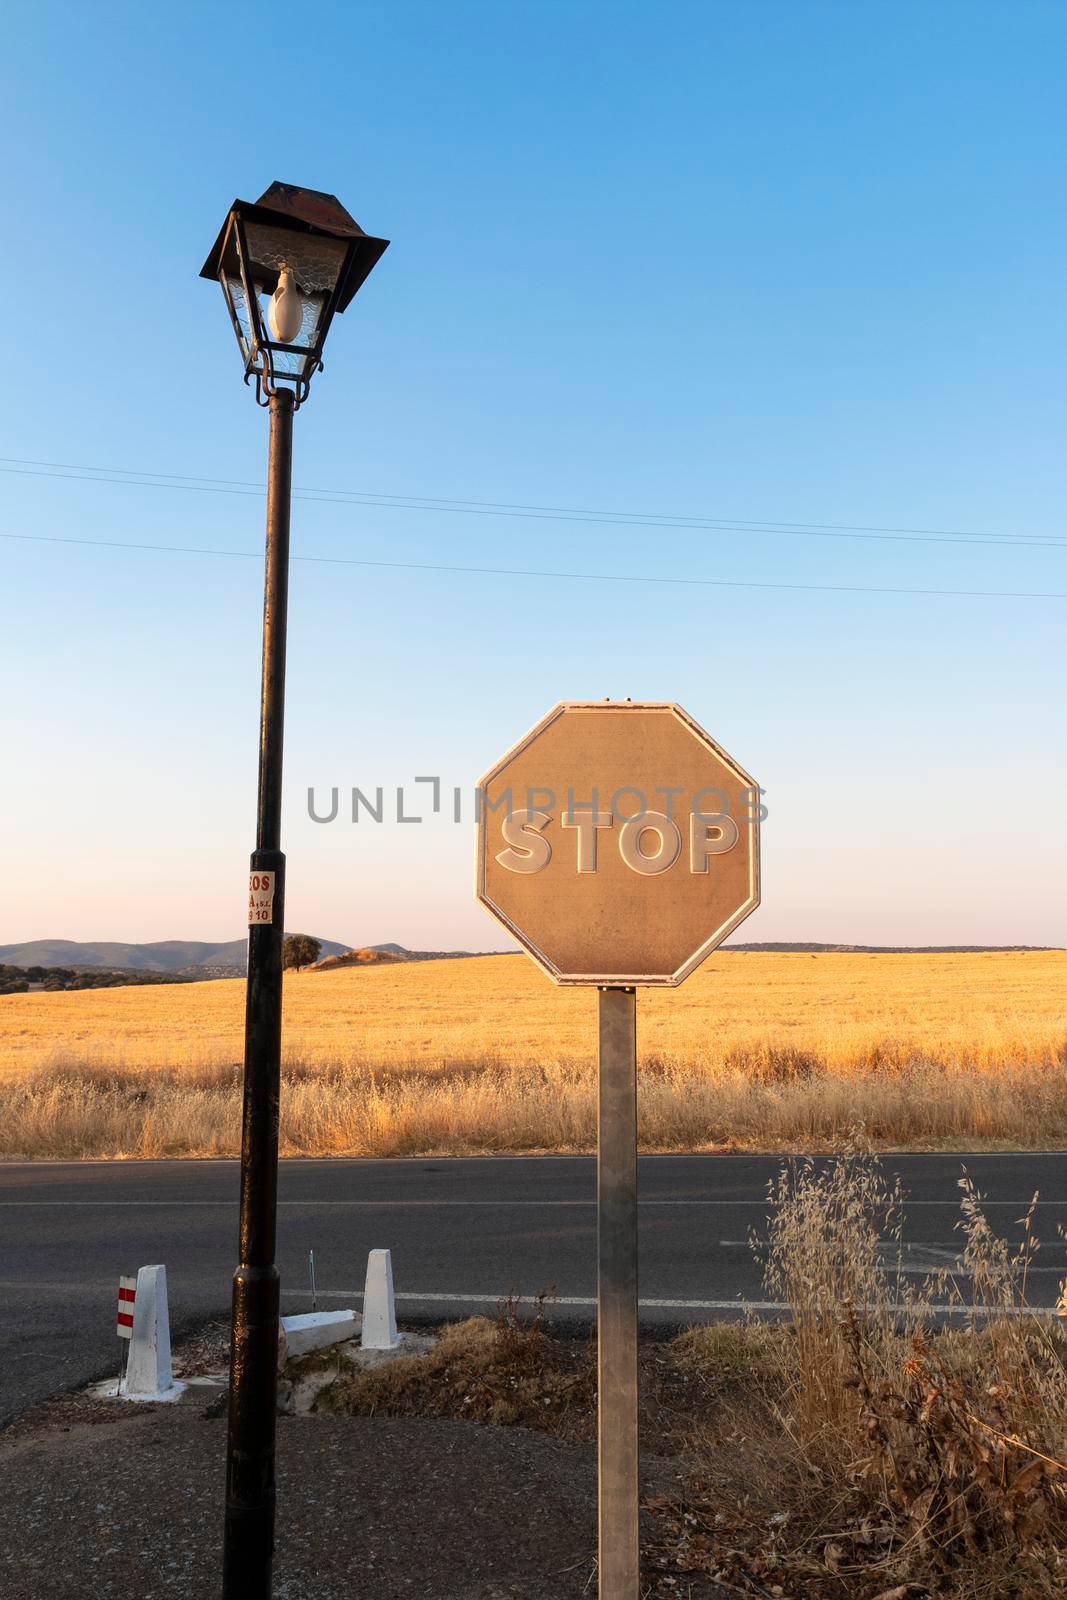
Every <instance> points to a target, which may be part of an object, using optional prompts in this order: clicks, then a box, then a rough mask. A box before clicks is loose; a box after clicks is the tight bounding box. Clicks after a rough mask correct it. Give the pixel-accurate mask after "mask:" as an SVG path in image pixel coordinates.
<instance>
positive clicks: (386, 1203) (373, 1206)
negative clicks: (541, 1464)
mask: <svg viewBox="0 0 1067 1600" xmlns="http://www.w3.org/2000/svg"><path fill="white" fill-rule="evenodd" d="M237 1204H238V1198H237V1196H236V1195H232V1196H229V1197H227V1198H224V1199H218V1200H0V1210H4V1209H8V1210H20V1209H22V1210H26V1209H32V1208H33V1207H45V1208H51V1207H59V1208H62V1207H64V1206H86V1207H88V1206H128V1207H130V1208H136V1209H138V1210H143V1209H144V1208H145V1207H146V1206H173V1207H179V1206H180V1207H184V1208H189V1207H193V1206H201V1207H211V1206H216V1207H217V1206H232V1207H234V1208H236V1206H237ZM638 1204H639V1205H640V1206H641V1207H642V1208H644V1209H649V1208H652V1207H672V1206H673V1207H689V1206H693V1207H698V1208H699V1207H707V1206H769V1205H770V1201H769V1200H766V1199H762V1200H639V1201H638ZM1029 1205H1030V1201H1029V1200H1028V1199H1027V1200H987V1199H983V1200H982V1206H983V1207H988V1206H1012V1207H1019V1208H1021V1209H1022V1210H1023V1211H1026V1210H1027V1209H1028V1208H1029ZM306 1206H318V1207H321V1208H323V1209H325V1210H329V1209H333V1208H337V1209H341V1210H350V1211H360V1210H368V1211H370V1210H374V1211H393V1210H411V1209H420V1208H421V1209H427V1210H430V1209H432V1210H437V1209H438V1208H439V1207H441V1206H457V1207H463V1206H467V1207H484V1208H486V1209H490V1208H491V1209H496V1210H500V1209H501V1208H502V1207H504V1206H519V1207H529V1208H532V1209H537V1208H538V1207H542V1208H543V1207H546V1206H589V1207H595V1206H596V1198H595V1197H593V1198H591V1199H588V1200H504V1199H501V1200H443V1199H442V1200H279V1201H278V1209H279V1210H284V1209H286V1207H290V1208H300V1207H306ZM916 1206H949V1207H951V1208H952V1209H953V1210H958V1209H959V1201H958V1200H905V1202H904V1209H905V1210H909V1209H913V1208H914V1207H916ZM1048 1206H1067V1200H1039V1201H1038V1202H1037V1207H1038V1210H1041V1209H1042V1208H1044V1207H1048Z"/></svg>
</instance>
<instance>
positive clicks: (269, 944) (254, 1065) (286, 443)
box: [200, 182, 389, 1600]
mask: <svg viewBox="0 0 1067 1600" xmlns="http://www.w3.org/2000/svg"><path fill="white" fill-rule="evenodd" d="M388 242H389V241H388V240H387V239H378V238H376V237H374V235H372V234H368V233H364V231H363V229H362V228H361V227H360V225H359V223H358V222H357V221H356V220H355V218H354V217H353V216H352V215H351V214H350V213H349V212H348V211H346V210H345V208H344V206H343V205H342V204H341V202H340V201H339V200H338V199H337V197H336V195H332V194H324V193H322V192H321V191H319V190H317V189H302V188H299V187H297V186H296V185H294V184H290V183H277V182H275V183H272V184H271V186H270V188H269V189H267V190H266V191H265V192H264V193H263V194H261V195H260V197H259V199H258V200H257V201H255V202H254V204H253V203H250V202H248V201H247V200H235V201H234V203H233V205H232V206H231V207H230V210H229V213H228V215H227V217H226V221H225V222H224V223H223V225H222V229H221V231H220V233H219V236H218V238H217V239H216V240H215V244H214V246H213V248H212V250H211V253H210V255H209V256H208V258H207V260H206V262H205V263H204V265H203V267H202V269H201V272H200V276H201V277H202V278H214V279H217V280H218V282H219V283H220V284H221V286H222V292H223V295H224V297H225V300H226V309H227V311H228V312H229V316H230V321H231V323H232V325H233V331H234V333H235V335H236V337H237V344H238V348H239V350H240V352H241V358H242V361H243V363H244V369H245V382H246V383H248V382H250V381H251V379H252V378H253V377H254V378H255V381H256V399H257V401H258V402H259V404H260V405H264V406H267V407H269V410H270V458H269V462H268V466H267V559H266V579H265V583H264V589H263V686H262V694H261V699H260V715H259V807H258V813H257V819H256V848H255V850H254V851H253V852H252V861H251V867H252V871H251V876H250V880H249V902H250V904H249V914H248V989H247V994H246V998H245V1088H244V1111H243V1120H242V1126H241V1230H240V1263H239V1265H238V1267H237V1271H236V1272H235V1273H234V1276H233V1327H232V1334H231V1343H230V1424H229V1433H228V1436H227V1446H226V1450H227V1454H226V1526H225V1534H224V1541H223V1560H222V1592H223V1600H270V1592H271V1564H272V1561H273V1556H274V1416H275V1408H276V1404H277V1369H278V1310H279V1303H280V1294H279V1283H278V1269H277V1267H276V1266H275V1264H274V1250H275V1238H276V1233H277V1212H278V1099H279V1089H280V1079H281V1055H282V954H283V951H282V946H283V943H284V938H285V932H284V930H285V857H284V856H283V855H282V850H281V842H282V737H283V730H284V722H285V631H286V612H287V608H288V600H289V512H290V505H291V501H292V479H293V413H294V411H296V410H297V409H298V407H299V406H300V405H301V404H302V403H303V401H304V400H306V399H307V395H308V387H309V385H310V383H311V379H312V376H313V375H314V374H315V373H316V372H319V371H321V369H322V348H323V344H324V343H325V339H326V335H327V333H328V332H329V328H330V323H331V321H332V320H333V317H334V315H335V314H336V313H340V312H343V311H344V310H345V308H346V307H347V306H348V305H349V304H350V303H351V300H352V297H353V295H354V294H355V293H356V291H357V290H358V289H359V288H360V286H361V284H362V283H363V282H364V280H365V279H366V277H367V274H368V273H369V272H370V271H371V269H372V268H373V267H374V265H375V263H376V262H377V261H378V260H379V258H380V257H381V255H382V252H383V251H384V250H385V249H386V247H387V245H388ZM268 298H270V300H271V304H270V308H269V310H268V311H267V312H266V314H264V311H263V308H262V307H261V305H260V300H261V299H262V300H264V301H266V300H267V299H268ZM265 885H266V886H268V887H267V888H266V889H265V887H264V886H265ZM253 893H254V894H255V895H256V897H257V898H256V900H255V902H254V903H253Z"/></svg>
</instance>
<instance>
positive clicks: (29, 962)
mask: <svg viewBox="0 0 1067 1600" xmlns="http://www.w3.org/2000/svg"><path fill="white" fill-rule="evenodd" d="M319 942H320V944H321V946H322V950H321V954H320V958H319V963H318V964H319V966H324V965H325V964H326V963H327V962H328V963H329V966H331V967H333V966H362V965H367V964H373V963H374V962H376V961H384V962H386V963H388V962H390V961H446V960H461V959H465V958H468V957H471V956H477V955H510V954H516V955H517V954H519V953H520V952H519V951H502V950H409V949H408V948H407V947H406V946H405V945H402V944H395V943H389V944H372V945H351V944H343V943H340V942H339V941H338V940H336V939H321V940H320V941H319ZM1048 948H1050V947H1049V946H1046V945H994V944H983V945H963V944H957V945H872V944H816V943H807V942H795V943H764V944H726V945H723V946H722V947H721V951H722V954H723V955H728V954H730V952H731V951H736V952H737V953H738V954H743V953H746V952H750V953H753V954H756V953H758V954H761V955H771V954H776V953H781V954H788V953H792V954H797V955H800V954H809V953H810V954H813V955H814V954H818V953H820V952H826V953H827V954H830V953H836V954H840V955H883V954H884V955H894V954H895V955H949V954H976V955H977V954H981V953H982V952H986V953H990V954H995V953H1000V952H1003V953H1007V952H1010V951H1025V950H1034V951H1038V950H1046V949H1048ZM247 951H248V943H247V940H246V939H244V938H242V939H229V940H226V941H225V942H223V943H221V944H214V943H210V942H208V941H205V940H198V939H158V940H155V941H152V942H149V943H142V944H124V943H121V942H119V941H112V940H91V939H90V940H78V939H30V940H28V941H27V942H26V943H24V944H5V945H0V965H9V966H14V967H71V968H74V969H78V968H85V969H89V970H93V969H97V968H104V969H107V970H108V971H116V972H119V971H125V972H169V973H182V974H185V975H201V976H203V977H205V978H206V977H240V976H242V975H243V973H244V971H245V962H246V959H247Z"/></svg>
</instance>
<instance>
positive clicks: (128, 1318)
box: [115, 1278, 137, 1339]
mask: <svg viewBox="0 0 1067 1600" xmlns="http://www.w3.org/2000/svg"><path fill="white" fill-rule="evenodd" d="M136 1298H137V1279H136V1278H120V1279H119V1308H118V1313H117V1315H116V1318H115V1325H116V1331H117V1333H118V1336H119V1338H120V1339H132V1338H133V1302H134V1301H135V1300H136Z"/></svg>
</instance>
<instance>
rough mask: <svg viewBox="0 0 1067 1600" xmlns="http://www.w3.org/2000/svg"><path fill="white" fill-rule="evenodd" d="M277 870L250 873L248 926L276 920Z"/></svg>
mask: <svg viewBox="0 0 1067 1600" xmlns="http://www.w3.org/2000/svg"><path fill="white" fill-rule="evenodd" d="M277 876H278V874H277V873H276V872H250V873H249V874H248V926H249V927H250V928H251V927H252V926H253V925H254V924H255V923H258V922H273V921H274V882H275V879H276V878H277Z"/></svg>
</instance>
